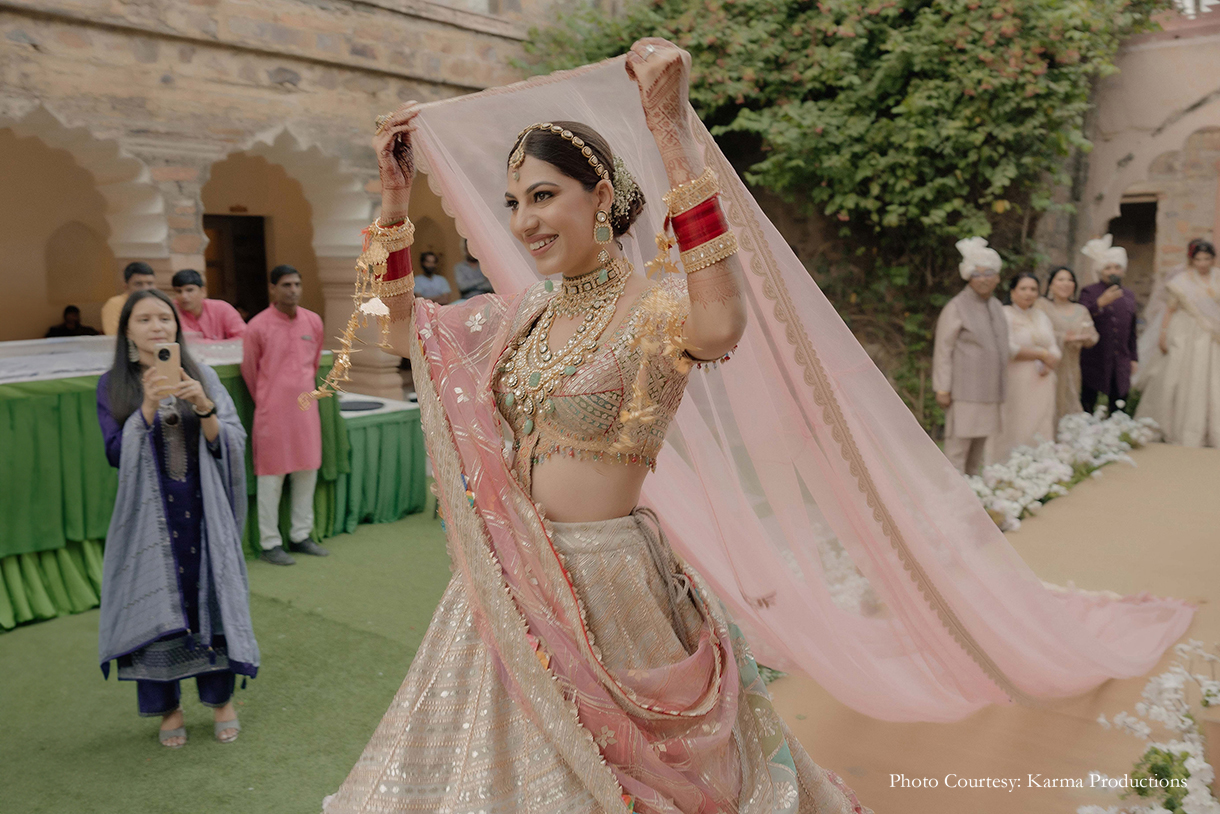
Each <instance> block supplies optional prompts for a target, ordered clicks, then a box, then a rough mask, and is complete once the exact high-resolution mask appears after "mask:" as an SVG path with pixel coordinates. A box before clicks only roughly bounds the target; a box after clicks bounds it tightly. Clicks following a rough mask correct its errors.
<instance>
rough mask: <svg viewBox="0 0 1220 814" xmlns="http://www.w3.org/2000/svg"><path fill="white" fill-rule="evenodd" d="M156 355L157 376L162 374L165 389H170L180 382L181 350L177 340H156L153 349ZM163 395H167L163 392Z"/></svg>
mask: <svg viewBox="0 0 1220 814" xmlns="http://www.w3.org/2000/svg"><path fill="white" fill-rule="evenodd" d="M153 354H154V355H155V356H156V357H157V361H156V369H157V375H158V376H164V377H165V378H166V383H165V384H164V385H163V387H165V388H166V389H167V390H172V389H173V388H175V387H177V386H178V385H179V383H181V382H182V352H181V351H180V350H179V348H178V343H177V342H158V343H157V344H156V347H155V348H154V350H153ZM164 395H169V394H168V393H164Z"/></svg>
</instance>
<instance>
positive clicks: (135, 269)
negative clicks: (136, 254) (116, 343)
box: [102, 260, 157, 336]
mask: <svg viewBox="0 0 1220 814" xmlns="http://www.w3.org/2000/svg"><path fill="white" fill-rule="evenodd" d="M123 285H124V289H123V292H122V293H120V294H115V295H114V296H113V297H111V298H110V299H108V300H106V304H105V305H103V306H102V332H103V333H104V334H106V336H114V335H115V334H117V333H118V332H119V315H120V314H122V313H123V306H124V305H126V304H127V297H128V295H130V294H131V292H133V291H143V290H144V289H146V288H156V287H157V277H156V275H155V274H153V270H152V266H150V265H148V264H147V263H142V262H140V261H139V260H136V261H135V262H134V263H128V264H127V268H125V269H123Z"/></svg>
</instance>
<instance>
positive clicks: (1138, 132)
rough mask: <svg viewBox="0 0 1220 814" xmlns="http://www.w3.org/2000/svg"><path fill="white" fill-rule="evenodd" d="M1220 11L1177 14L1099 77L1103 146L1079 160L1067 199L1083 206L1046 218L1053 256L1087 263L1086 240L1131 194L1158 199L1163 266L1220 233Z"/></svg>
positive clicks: (1046, 240)
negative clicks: (1184, 16) (1197, 240)
mask: <svg viewBox="0 0 1220 814" xmlns="http://www.w3.org/2000/svg"><path fill="white" fill-rule="evenodd" d="M1217 53H1220V13H1216V12H1212V13H1208V14H1203V15H1200V16H1199V17H1198V18H1197V19H1194V20H1182V19H1174V20H1167V21H1166V23H1165V30H1164V31H1161V32H1157V33H1155V34H1147V35H1143V36H1141V37H1137V38H1134V39H1132V40H1131V41H1129V42H1127V43H1126V44H1125V45H1124V46H1123V49H1122V51H1121V52H1120V54H1119V58H1118V61H1117V65H1118V68H1119V71H1118V73H1116V74H1114V75H1112V76H1109V77H1107V78H1105V79H1103V80H1102V81H1101V82H1099V83H1098V87H1097V91H1096V95H1095V106H1094V111H1093V114H1092V119H1091V126H1090V137H1091V139H1092V141H1093V144H1094V149H1093V150H1092V152H1091V153H1089V154H1088V155H1087V156H1085V155H1082V156H1079V157H1078V158H1077V161H1078V162H1079V166H1078V167H1077V168H1076V169H1077V173H1076V174H1077V184H1076V188H1075V189H1074V190H1064V191H1063V194H1062V195H1061V200H1063V201H1068V202H1071V203H1073V204H1074V206H1075V207H1076V213H1075V214H1072V215H1068V214H1063V215H1059V216H1055V217H1047V218H1044V219H1043V221H1042V223H1041V224H1040V225H1039V229H1038V233H1037V237H1038V240H1039V243H1040V244H1041V245H1042V247H1043V248H1044V250H1045V251H1047V253H1048V254H1049V255H1050V259H1051V262H1052V263H1066V264H1068V265H1072V266H1075V267H1077V268H1080V269H1081V271H1082V272H1083V274H1082V277H1083V278H1084V281H1086V282H1091V281H1092V279H1093V277H1092V274H1091V270H1090V269H1088V268H1087V265H1088V263H1087V261H1085V260H1084V258H1082V257H1081V256H1080V255H1079V249H1080V247H1081V246H1082V245H1083V244H1084V242H1085V241H1087V240H1089V239H1090V238H1092V237H1097V236H1100V235H1102V234H1104V233H1105V232H1106V231H1107V229H1108V227H1109V224H1110V220H1111V219H1112V218H1116V217H1118V216H1119V208H1120V206H1121V204H1122V203H1123V201H1124V199H1126V200H1127V201H1131V200H1141V201H1147V200H1155V201H1156V202H1157V233H1156V248H1155V261H1154V268H1153V272H1152V273H1153V274H1155V275H1162V274H1164V272H1165V271H1167V270H1168V269H1170V268H1172V267H1174V266H1176V265H1179V264H1181V263H1183V262H1184V261H1185V253H1186V244H1187V242H1188V241H1189V240H1190V239H1191V238H1193V237H1204V238H1208V239H1211V240H1215V239H1216V238H1217V237H1218V236H1220V209H1218V208H1217V201H1218V198H1220V183H1218V179H1220V173H1218V170H1217V167H1218V162H1220V59H1217V57H1216V55H1217Z"/></svg>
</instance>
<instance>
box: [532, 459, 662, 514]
mask: <svg viewBox="0 0 1220 814" xmlns="http://www.w3.org/2000/svg"><path fill="white" fill-rule="evenodd" d="M647 474H648V467H647V466H643V465H640V464H620V463H605V462H598V461H579V460H575V459H572V458H561V457H559V456H555V457H552V458H551V459H550V460H545V461H540V462H538V463H536V464H534V472H533V492H532V496H533V498H534V503H536V504H538V505H539V506H542V508H543V510H544V511H545V512H546V516H547V518H549V519H551V520H557V521H559V522H561V523H582V522H590V521H594V520H612V519H614V518H615V517H623V516H625V515H628V514H631V511H632V509H634V508H635V506H636V503H637V502H639V499H640V488H641V487H642V486H643V485H644V477H645V476H646V475H647Z"/></svg>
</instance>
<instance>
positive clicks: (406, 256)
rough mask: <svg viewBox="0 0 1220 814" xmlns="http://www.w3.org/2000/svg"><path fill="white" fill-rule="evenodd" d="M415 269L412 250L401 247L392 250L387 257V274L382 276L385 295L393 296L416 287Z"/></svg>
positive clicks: (383, 293) (383, 294)
mask: <svg viewBox="0 0 1220 814" xmlns="http://www.w3.org/2000/svg"><path fill="white" fill-rule="evenodd" d="M413 273H414V272H413V271H412V269H411V252H410V251H408V250H407V249H399V250H398V251H396V252H391V253H390V256H389V257H387V258H386V263H385V274H384V275H383V276H382V277H381V287H382V294H381V296H383V297H393V296H394V295H395V294H403V293H405V292H406V291H408V290H409V289H412V288H414V287H415V286H414V278H413V277H412V275H413Z"/></svg>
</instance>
